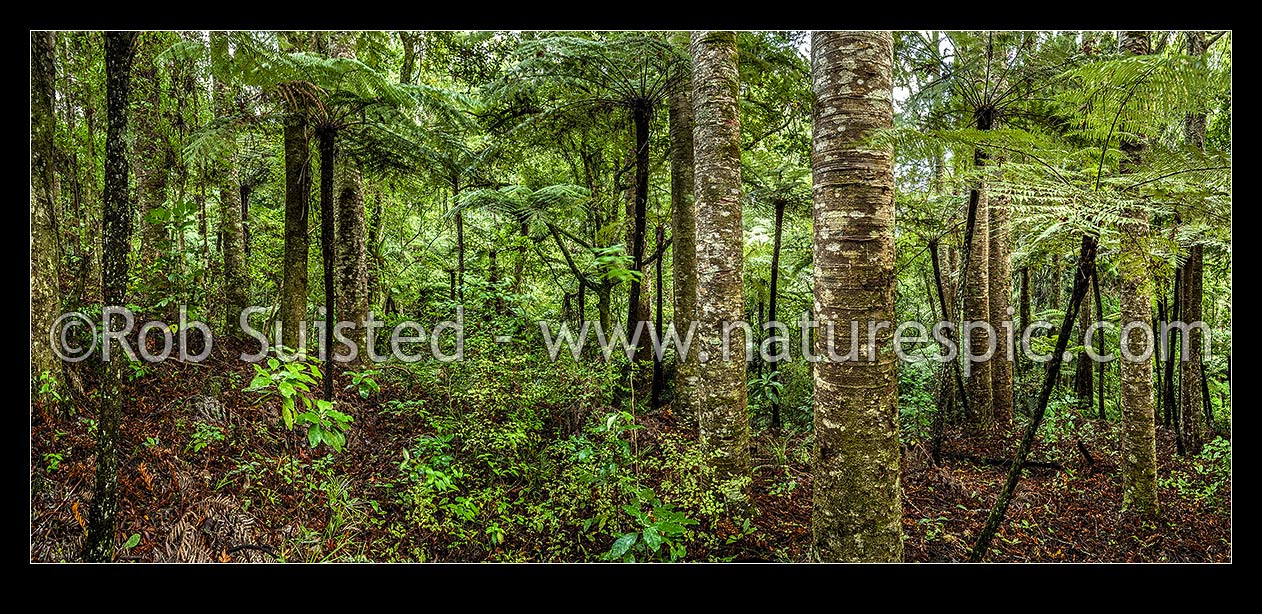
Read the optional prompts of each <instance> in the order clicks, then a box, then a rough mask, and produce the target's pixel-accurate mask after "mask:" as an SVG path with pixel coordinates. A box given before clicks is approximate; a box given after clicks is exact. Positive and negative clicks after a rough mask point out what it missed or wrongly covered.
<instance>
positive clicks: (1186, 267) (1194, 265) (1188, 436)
mask: <svg viewBox="0 0 1262 614" xmlns="http://www.w3.org/2000/svg"><path fill="white" fill-rule="evenodd" d="M1203 254H1204V250H1203V249H1202V247H1201V245H1199V244H1196V245H1192V246H1191V247H1189V248H1188V258H1187V262H1185V263H1184V264H1183V288H1182V290H1183V299H1182V301H1181V302H1182V303H1183V306H1182V309H1183V318H1182V319H1183V321H1184V322H1186V323H1187V324H1188V325H1189V326H1191V325H1193V324H1195V323H1196V322H1200V321H1201V302H1202V298H1203V292H1202V287H1201V286H1202V275H1201V272H1202V269H1203V267H1202V261H1203V259H1204V255H1203ZM1204 336H1205V332H1204V331H1202V330H1201V329H1200V327H1196V328H1192V329H1191V330H1189V331H1188V332H1187V356H1186V357H1185V358H1184V360H1183V361H1182V362H1180V363H1179V419H1180V420H1181V423H1180V426H1181V427H1182V428H1183V446H1184V450H1185V451H1186V452H1187V453H1188V454H1193V455H1194V454H1199V453H1200V452H1201V447H1202V446H1203V445H1205V439H1206V434H1207V433H1208V432H1209V425H1208V424H1206V423H1205V412H1204V411H1203V410H1202V407H1201V400H1202V385H1201V360H1202V359H1203V355H1204V347H1203V345H1202V344H1203V343H1204V341H1205V339H1204Z"/></svg>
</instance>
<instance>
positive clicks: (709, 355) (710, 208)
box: [632, 31, 750, 501]
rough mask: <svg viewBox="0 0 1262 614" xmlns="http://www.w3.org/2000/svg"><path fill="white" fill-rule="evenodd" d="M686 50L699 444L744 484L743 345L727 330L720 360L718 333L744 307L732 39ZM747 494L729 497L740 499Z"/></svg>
mask: <svg viewBox="0 0 1262 614" xmlns="http://www.w3.org/2000/svg"><path fill="white" fill-rule="evenodd" d="M690 50H691V52H692V109H693V121H694V122H695V123H694V127H693V147H694V153H695V154H696V170H695V175H694V177H695V178H696V211H697V248H698V249H697V322H698V324H699V334H700V339H698V342H699V343H698V348H697V350H698V351H699V354H698V360H699V363H700V364H699V366H698V381H697V384H698V385H697V396H698V404H699V410H700V415H699V423H700V432H701V445H702V447H703V449H704V450H705V451H706V454H707V458H710V459H711V461H710V462H711V464H712V465H713V466H714V468H715V470H716V473H717V474H718V477H719V478H720V479H723V480H730V479H742V478H746V477H748V476H749V474H750V459H749V416H748V415H747V414H746V406H747V405H746V404H747V401H748V400H747V398H746V395H745V365H746V357H745V342H746V339H745V338H744V334H743V333H742V332H741V331H740V329H739V328H738V329H736V330H734V331H732V334H731V338H730V342H729V343H728V344H727V348H728V349H729V350H730V354H729V356H728V357H724V355H723V350H724V344H723V335H722V332H723V323H724V322H736V321H739V320H740V319H741V316H742V315H743V312H744V305H745V288H744V268H745V266H744V261H743V257H744V249H743V248H744V233H743V232H742V227H741V136H740V114H739V112H738V107H737V99H736V96H737V93H738V90H739V79H740V76H739V73H738V71H737V54H736V33H735V32H711V31H703V32H693V33H692V42H691V45H690ZM632 304H634V302H633V303H632ZM745 496H746V494H745V493H744V492H739V493H737V492H729V497H731V498H734V499H736V500H739V501H744V500H745Z"/></svg>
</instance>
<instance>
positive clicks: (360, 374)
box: [346, 369, 381, 399]
mask: <svg viewBox="0 0 1262 614" xmlns="http://www.w3.org/2000/svg"><path fill="white" fill-rule="evenodd" d="M346 375H349V376H350V378H351V383H350V385H349V386H347V387H346V389H347V390H354V391H356V392H357V393H359V396H360V398H363V399H367V398H368V397H369V396H370V395H373V394H376V393H377V392H380V391H381V386H380V385H378V384H377V380H376V376H377V371H375V370H373V369H366V370H364V371H347V372H346Z"/></svg>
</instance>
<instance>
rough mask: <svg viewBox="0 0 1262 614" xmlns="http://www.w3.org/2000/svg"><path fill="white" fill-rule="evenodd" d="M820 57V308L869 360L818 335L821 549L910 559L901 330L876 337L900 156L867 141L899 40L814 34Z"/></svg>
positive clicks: (887, 96)
mask: <svg viewBox="0 0 1262 614" xmlns="http://www.w3.org/2000/svg"><path fill="white" fill-rule="evenodd" d="M811 56H812V57H811V77H812V81H813V88H814V92H815V96H816V104H815V111H814V136H813V145H812V152H811V169H812V172H813V175H814V187H813V200H814V217H815V237H814V251H815V305H814V311H815V315H816V317H817V318H818V319H819V321H820V322H821V323H824V324H823V325H825V326H826V324H827V323H828V322H832V323H834V335H833V336H832V337H833V338H832V345H833V346H834V347H835V348H836V349H837V350H838V351H837V353H838V354H844V353H845V352H846V351H847V350H848V348H850V347H851V346H850V341H851V340H850V325H849V323H850V322H851V321H852V320H857V321H859V322H860V323H861V325H860V330H859V333H860V335H861V337H862V339H861V340H860V343H859V353H858V360H854V361H844V362H843V361H834V360H830V359H829V358H828V346H829V337H830V335H828V334H827V332H825V331H821V332H820V334H819V335H818V336H817V337H816V342H815V353H816V354H817V355H821V361H820V362H817V363H816V364H815V374H814V376H815V467H814V507H813V512H812V522H811V524H812V529H813V533H814V551H815V554H816V556H817V557H818V558H819V559H820V560H822V561H856V562H857V561H888V562H895V561H901V560H902V558H903V545H902V515H903V514H902V495H901V487H900V483H899V479H900V478H899V444H898V389H897V382H898V363H897V360H896V358H895V355H894V352H893V347H892V344H891V343H890V341H891V336H892V332H893V331H892V330H890V328H885V329H882V330H881V331H879V332H878V334H877V338H876V343H875V345H873V344H871V343H869V341H868V340H867V330H866V328H867V326H866V324H867V322H869V321H893V320H894V284H895V274H894V273H895V272H894V177H893V153H892V152H891V151H890V150H888V149H869V148H865V147H862V146H860V145H858V144H857V142H858V141H860V140H861V139H863V138H864V137H866V136H867V135H868V134H869V133H871V132H872V131H874V130H878V129H882V128H888V127H890V126H891V125H892V124H893V118H894V110H893V87H892V76H891V75H892V64H893V38H892V35H891V34H890V33H889V32H815V33H813V34H812V37H811ZM985 236H986V235H985V234H984V233H983V234H981V237H983V241H985ZM982 263H983V264H984V263H985V261H984V260H983V261H982ZM987 389H989V380H987Z"/></svg>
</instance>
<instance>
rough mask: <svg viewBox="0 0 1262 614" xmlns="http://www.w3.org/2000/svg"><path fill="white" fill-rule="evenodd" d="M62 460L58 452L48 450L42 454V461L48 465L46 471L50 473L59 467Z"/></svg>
mask: <svg viewBox="0 0 1262 614" xmlns="http://www.w3.org/2000/svg"><path fill="white" fill-rule="evenodd" d="M62 460H63V458H62V456H61V453H60V452H49V453H47V454H45V455H44V463H45V464H47V465H48V472H49V473H52V472H54V471H56V470H57V468H59V467H61V461H62Z"/></svg>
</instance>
